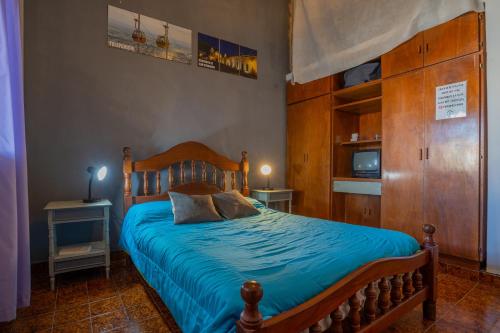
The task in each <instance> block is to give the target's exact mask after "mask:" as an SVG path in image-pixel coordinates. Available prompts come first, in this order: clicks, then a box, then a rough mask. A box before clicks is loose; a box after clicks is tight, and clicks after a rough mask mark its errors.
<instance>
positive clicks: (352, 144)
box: [340, 139, 382, 146]
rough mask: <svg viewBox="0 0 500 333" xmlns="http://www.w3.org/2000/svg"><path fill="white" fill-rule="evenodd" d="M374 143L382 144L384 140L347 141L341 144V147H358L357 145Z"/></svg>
mask: <svg viewBox="0 0 500 333" xmlns="http://www.w3.org/2000/svg"><path fill="white" fill-rule="evenodd" d="M372 143H382V139H376V140H375V139H373V140H358V141H345V142H341V143H340V145H341V146H356V145H367V144H372Z"/></svg>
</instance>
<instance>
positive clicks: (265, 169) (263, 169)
mask: <svg viewBox="0 0 500 333" xmlns="http://www.w3.org/2000/svg"><path fill="white" fill-rule="evenodd" d="M260 172H261V173H262V174H263V175H264V176H269V175H270V174H271V172H272V169H271V167H270V166H269V165H267V164H264V165H263V166H261V167H260Z"/></svg>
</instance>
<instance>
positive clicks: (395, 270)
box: [237, 224, 438, 333]
mask: <svg viewBox="0 0 500 333" xmlns="http://www.w3.org/2000/svg"><path fill="white" fill-rule="evenodd" d="M435 230H436V229H435V227H434V226H433V225H430V224H426V225H424V227H423V231H424V234H425V238H424V242H423V244H422V251H420V252H419V253H417V254H415V255H413V256H410V257H400V258H387V259H381V260H377V261H374V262H371V263H369V264H366V265H364V266H363V267H361V268H359V269H357V270H356V271H354V272H352V273H351V274H349V275H348V276H346V277H345V278H343V279H342V280H340V281H339V282H337V283H336V284H334V285H332V286H331V287H330V288H328V289H327V290H325V291H323V292H322V293H320V294H319V295H317V296H315V297H314V298H312V299H310V300H308V301H307V302H305V303H303V304H301V305H299V306H297V307H295V308H293V309H291V310H289V311H286V312H283V313H281V314H279V315H277V316H275V317H272V318H270V319H268V320H263V319H262V314H261V313H260V311H259V301H260V300H261V299H262V296H263V290H262V287H261V286H260V284H259V283H258V282H257V281H247V282H245V283H244V284H243V286H242V287H241V297H242V298H243V301H244V303H245V307H244V310H243V312H242V313H241V316H240V320H239V321H238V322H237V332H239V333H251V332H253V333H263V332H273V333H281V332H283V333H290V332H300V331H302V330H305V329H307V328H309V332H322V331H324V330H325V327H324V326H325V325H323V327H322V325H320V323H319V322H320V321H322V320H323V319H324V318H326V317H330V320H327V321H326V322H327V323H328V328H327V329H326V331H327V332H335V333H337V332H339V333H340V332H380V331H383V330H384V329H385V328H387V327H388V326H389V325H391V324H392V323H393V322H395V321H396V320H397V319H398V318H400V317H401V316H402V315H403V314H405V313H407V312H409V311H411V310H412V309H413V308H415V307H416V306H418V305H419V304H423V312H424V317H425V318H426V319H430V320H435V319H436V298H437V273H438V246H437V245H436V243H435V242H434V239H433V234H434V232H435ZM377 286H378V289H379V292H377V288H376V287H377ZM363 288H364V295H365V297H366V299H365V301H364V304H363V306H362V304H361V300H360V299H359V297H358V291H359V290H361V289H363ZM346 301H347V302H348V304H349V312H348V314H347V315H346V316H345V317H344V315H343V313H342V312H341V311H340V306H341V305H342V304H343V303H344V302H346ZM323 322H325V321H323ZM330 322H331V323H330Z"/></svg>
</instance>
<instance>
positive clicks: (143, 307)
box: [127, 302, 160, 321]
mask: <svg viewBox="0 0 500 333" xmlns="http://www.w3.org/2000/svg"><path fill="white" fill-rule="evenodd" d="M127 313H128V316H129V318H130V320H135V321H140V320H143V319H147V318H151V317H158V316H160V312H159V311H158V310H157V309H156V307H155V305H154V304H153V303H152V302H145V303H142V304H139V305H135V306H132V307H128V308H127Z"/></svg>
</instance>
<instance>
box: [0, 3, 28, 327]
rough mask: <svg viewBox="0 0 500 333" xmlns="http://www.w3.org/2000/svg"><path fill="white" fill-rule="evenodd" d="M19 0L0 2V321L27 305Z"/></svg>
mask: <svg viewBox="0 0 500 333" xmlns="http://www.w3.org/2000/svg"><path fill="white" fill-rule="evenodd" d="M20 28H21V24H20V4H19V0H0V322H2V321H9V320H12V319H14V318H15V317H16V308H18V307H22V306H27V305H29V301H30V255H29V253H30V251H29V220H28V184H27V170H26V169H27V168H26V143H25V135H24V105H23V82H22V77H23V74H22V59H23V58H22V52H21V30H20Z"/></svg>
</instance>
